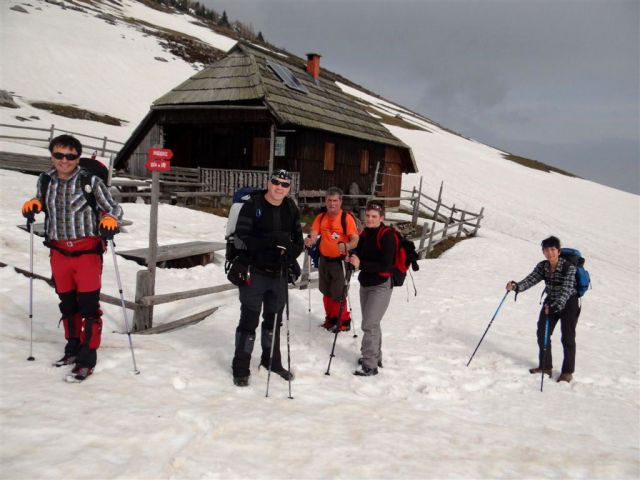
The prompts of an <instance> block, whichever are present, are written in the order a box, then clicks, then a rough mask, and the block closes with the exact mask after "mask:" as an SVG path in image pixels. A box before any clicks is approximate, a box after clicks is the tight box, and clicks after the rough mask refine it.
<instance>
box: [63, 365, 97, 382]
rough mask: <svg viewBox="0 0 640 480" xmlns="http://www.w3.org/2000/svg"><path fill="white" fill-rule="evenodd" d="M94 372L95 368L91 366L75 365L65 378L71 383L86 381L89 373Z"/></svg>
mask: <svg viewBox="0 0 640 480" xmlns="http://www.w3.org/2000/svg"><path fill="white" fill-rule="evenodd" d="M92 373H93V368H89V367H77V366H76V367H74V369H73V370H71V373H69V374H67V375H66V376H65V377H64V379H65V381H67V382H69V383H80V382H84V381H85V380H86V379H87V377H89V375H91V374H92Z"/></svg>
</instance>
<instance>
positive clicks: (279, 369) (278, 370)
mask: <svg viewBox="0 0 640 480" xmlns="http://www.w3.org/2000/svg"><path fill="white" fill-rule="evenodd" d="M260 366H261V367H264V368H266V369H267V371H268V370H269V361H268V360H266V361H265V360H262V361H261V362H260ZM271 372H272V373H275V374H276V375H280V376H281V377H282V378H284V379H285V380H287V381H289V380H293V379H294V378H296V377H295V375H294V374H293V373H292V372H290V371H289V370H287V369H286V368H284V367H283V366H282V364H279V365H277V364H276V363H275V362H274V363H273V365H271Z"/></svg>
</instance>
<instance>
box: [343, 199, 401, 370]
mask: <svg viewBox="0 0 640 480" xmlns="http://www.w3.org/2000/svg"><path fill="white" fill-rule="evenodd" d="M383 220H384V205H383V204H382V203H379V202H369V203H368V204H367V206H366V208H365V229H364V231H363V232H362V233H361V234H360V240H359V242H358V246H357V248H356V249H355V253H354V254H353V255H351V256H350V257H349V262H350V263H351V264H352V265H353V266H354V267H355V268H356V269H357V268H360V274H359V275H358V281H359V282H360V308H361V311H362V330H363V331H364V336H363V337H362V347H361V352H362V358H361V359H360V360H359V362H358V363H360V364H361V369H360V370H356V371H355V372H354V374H355V375H358V376H363V377H369V376H372V375H377V374H378V367H382V348H381V347H382V331H381V330H380V322H381V321H382V317H383V316H384V314H385V312H386V311H387V308H388V307H389V302H390V300H391V293H392V292H393V283H392V278H391V274H392V271H393V261H394V258H395V249H396V244H395V238H394V236H393V232H392V231H391V229H389V228H388V227H385V225H384V224H383V223H382V221H383Z"/></svg>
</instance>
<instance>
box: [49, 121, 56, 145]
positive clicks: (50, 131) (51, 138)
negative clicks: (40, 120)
mask: <svg viewBox="0 0 640 480" xmlns="http://www.w3.org/2000/svg"><path fill="white" fill-rule="evenodd" d="M55 131H56V126H55V125H54V124H53V123H52V124H51V129H50V130H49V142H51V140H53V136H54V135H55Z"/></svg>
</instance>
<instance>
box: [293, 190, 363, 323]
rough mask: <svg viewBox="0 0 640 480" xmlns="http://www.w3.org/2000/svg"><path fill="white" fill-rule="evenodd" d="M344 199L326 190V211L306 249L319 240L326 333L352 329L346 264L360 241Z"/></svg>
mask: <svg viewBox="0 0 640 480" xmlns="http://www.w3.org/2000/svg"><path fill="white" fill-rule="evenodd" d="M342 195H343V192H342V190H341V189H339V188H338V187H330V188H328V189H327V191H326V193H325V206H326V209H327V211H326V212H324V213H321V214H319V215H318V216H317V217H316V219H315V220H314V222H313V225H312V226H311V233H310V234H309V236H308V237H307V238H306V239H305V246H307V247H310V246H312V245H314V244H315V243H316V241H317V240H318V237H320V246H319V248H320V263H319V265H318V273H319V280H320V292H321V293H322V295H323V296H324V297H323V302H324V309H325V314H326V317H325V322H324V325H323V327H324V328H326V329H327V330H333V329H334V328H339V329H340V330H343V331H346V330H349V329H350V328H351V316H350V315H349V310H348V309H347V305H346V299H345V298H344V290H345V288H344V287H345V262H344V260H345V259H346V257H347V255H348V252H349V250H351V249H353V248H355V247H356V246H357V245H358V240H359V238H360V237H359V236H358V228H357V225H356V220H355V218H354V217H353V215H351V214H350V213H347V212H345V211H343V210H342ZM340 310H342V314H340ZM338 315H340V319H338Z"/></svg>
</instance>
